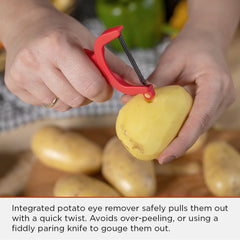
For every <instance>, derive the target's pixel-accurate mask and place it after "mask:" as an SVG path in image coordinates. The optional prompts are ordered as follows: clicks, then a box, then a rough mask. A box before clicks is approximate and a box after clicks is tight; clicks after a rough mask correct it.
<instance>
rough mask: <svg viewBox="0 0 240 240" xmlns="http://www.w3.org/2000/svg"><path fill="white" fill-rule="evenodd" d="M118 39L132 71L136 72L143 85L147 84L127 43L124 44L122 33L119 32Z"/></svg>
mask: <svg viewBox="0 0 240 240" xmlns="http://www.w3.org/2000/svg"><path fill="white" fill-rule="evenodd" d="M118 39H119V42H120V43H121V45H122V48H123V50H124V52H125V53H126V55H127V57H128V59H129V62H130V63H131V65H132V67H133V69H134V71H135V72H136V74H137V76H138V78H139V80H140V82H141V83H142V84H143V85H144V86H148V84H147V82H146V80H145V78H144V77H143V75H142V73H141V71H140V69H139V67H138V65H137V63H136V61H135V59H134V58H133V56H132V54H131V52H130V50H129V49H128V46H127V44H126V42H125V40H124V38H123V36H122V34H120V36H119V37H118Z"/></svg>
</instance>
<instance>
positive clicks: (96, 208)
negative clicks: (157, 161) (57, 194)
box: [0, 198, 240, 240]
mask: <svg viewBox="0 0 240 240" xmlns="http://www.w3.org/2000/svg"><path fill="white" fill-rule="evenodd" d="M0 209H1V217H0V219H1V231H0V239H4V240H7V239H58V240H61V239H64V240H65V239H86V240H87V239H94V240H95V239H104V240H107V239H131V240H132V239H138V240H139V239H240V231H239V213H240V198H26V199H25V198H2V199H1V205H0ZM80 237H81V238H80Z"/></svg>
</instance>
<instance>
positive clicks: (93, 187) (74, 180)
mask: <svg viewBox="0 0 240 240" xmlns="http://www.w3.org/2000/svg"><path fill="white" fill-rule="evenodd" d="M53 194H54V196H56V197H118V196H120V195H119V193H118V192H117V191H116V190H115V189H113V188H112V187H110V186H109V185H108V184H106V183H104V182H102V181H100V180H98V179H96V178H93V177H90V176H87V175H84V174H74V175H69V176H65V177H62V178H60V179H59V180H58V181H57V182H56V184H55V186H54V190H53Z"/></svg>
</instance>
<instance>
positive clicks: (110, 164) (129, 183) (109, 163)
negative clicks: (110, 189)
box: [102, 137, 157, 197]
mask: <svg viewBox="0 0 240 240" xmlns="http://www.w3.org/2000/svg"><path fill="white" fill-rule="evenodd" d="M102 174H103V176H104V178H105V179H106V180H107V181H108V182H109V183H110V184H111V185H112V186H114V187H115V189H117V190H118V191H119V192H120V193H121V194H122V195H124V196H137V197H138V196H153V195H154V194H155V192H156V186H157V184H156V174H155V170H154V164H153V162H144V161H140V160H138V159H136V158H135V157H133V156H132V155H131V154H130V153H129V152H128V151H127V150H126V149H125V148H124V147H123V145H122V143H121V142H120V141H119V140H118V138H117V137H113V138H111V139H110V140H109V142H108V143H107V145H106V146H105V148H104V151H103V157H102Z"/></svg>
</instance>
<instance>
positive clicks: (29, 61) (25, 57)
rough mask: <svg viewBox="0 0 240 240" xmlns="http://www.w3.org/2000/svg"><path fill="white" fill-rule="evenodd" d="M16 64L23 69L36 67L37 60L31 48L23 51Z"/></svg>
mask: <svg viewBox="0 0 240 240" xmlns="http://www.w3.org/2000/svg"><path fill="white" fill-rule="evenodd" d="M15 64H16V66H17V67H22V66H23V65H25V66H27V67H36V66H37V58H36V56H35V54H34V51H33V50H31V49H29V48H24V49H22V50H21V51H20V52H19V53H18V55H17V57H16V61H15Z"/></svg>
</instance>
